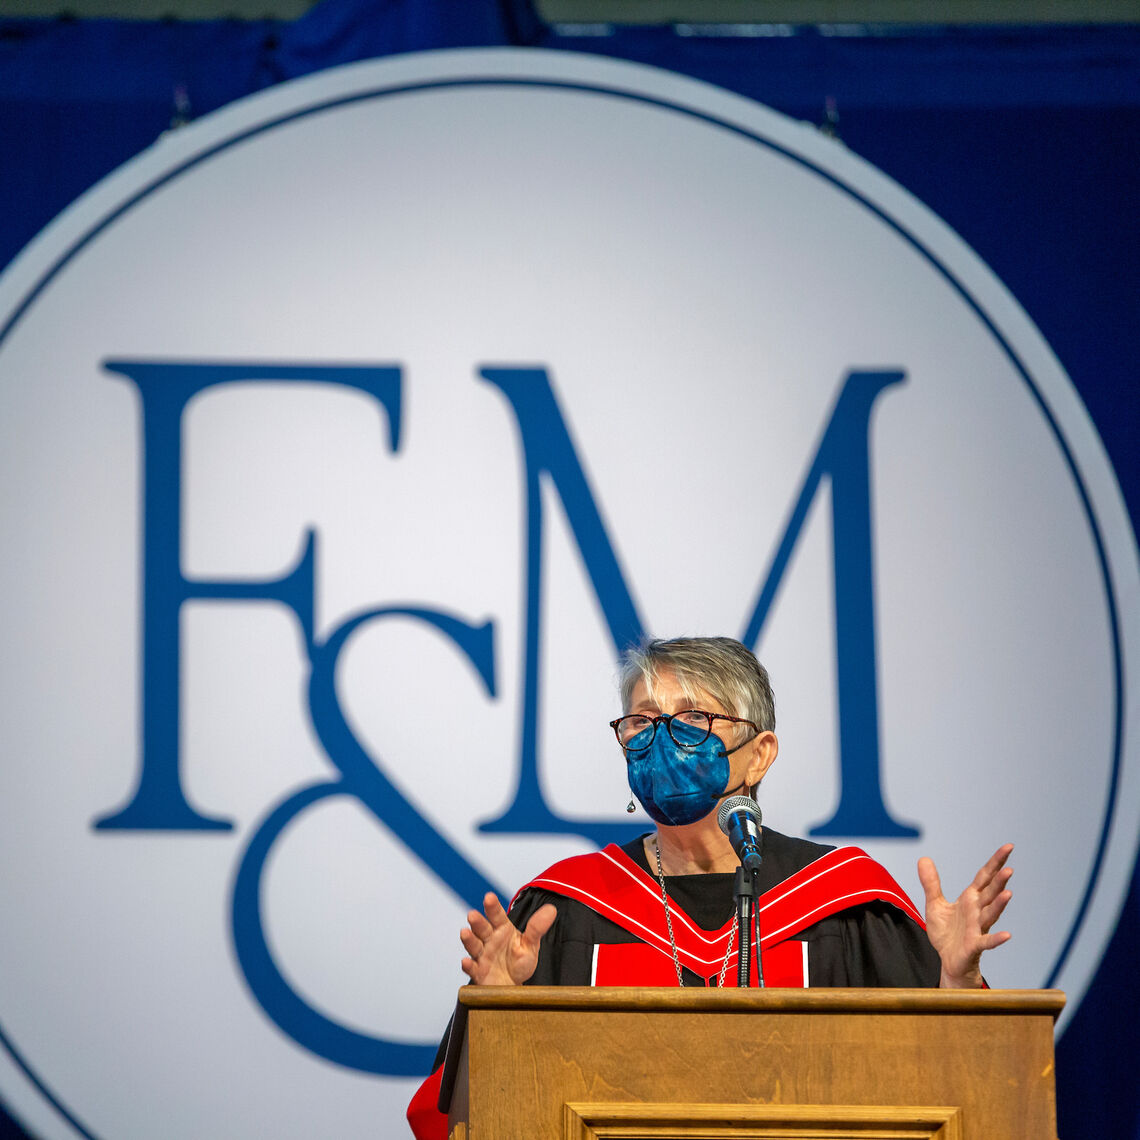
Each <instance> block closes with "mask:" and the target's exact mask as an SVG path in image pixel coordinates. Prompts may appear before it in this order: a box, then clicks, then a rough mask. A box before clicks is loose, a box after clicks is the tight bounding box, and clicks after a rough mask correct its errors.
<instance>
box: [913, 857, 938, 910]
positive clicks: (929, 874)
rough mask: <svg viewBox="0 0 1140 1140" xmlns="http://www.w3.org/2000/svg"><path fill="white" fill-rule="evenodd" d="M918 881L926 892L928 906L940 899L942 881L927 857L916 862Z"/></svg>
mask: <svg viewBox="0 0 1140 1140" xmlns="http://www.w3.org/2000/svg"><path fill="white" fill-rule="evenodd" d="M918 881H919V882H920V883H921V884H922V889H923V890H924V891H925V892H926V903H927V905H928V906H929V905H930V904H931V903H934V902H937V901H938V900H939V899H940V898H942V880H941V879H940V878H939V876H938V868H937V867H935V865H934V860H933V859H931V858H930V857H929V856H927V855H924V856H923V857H922V858H921V859H919V861H918Z"/></svg>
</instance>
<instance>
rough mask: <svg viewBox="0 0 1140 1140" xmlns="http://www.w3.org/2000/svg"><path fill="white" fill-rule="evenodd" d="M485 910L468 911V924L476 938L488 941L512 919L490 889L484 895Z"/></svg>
mask: <svg viewBox="0 0 1140 1140" xmlns="http://www.w3.org/2000/svg"><path fill="white" fill-rule="evenodd" d="M483 912H484V913H482V914H480V913H479V911H477V910H472V911H468V914H467V925H468V926H469V927H470V928H471V931H472V933H473V934H474V935H475V937H476V938H478V939H479V940H480V941H481V942H486V941H487V939H488V938H490V937H491V935H492V934H493V933H494V932H495V931H496V930H498V929H499V928H500V927H502V925H503V923H504V922H508V921H510V920H509V919H508V918H507V912H506V911H505V910H503V904H502V903H501V902H499V900H498V898H497V897H496V896H495V895H494V894H492V892H490V891H488V892H487V893H486V894H485V895H484V896H483ZM462 937H463V935H460V938H461V939H462ZM463 945H464V946H466V945H467V943H466V942H464V943H463Z"/></svg>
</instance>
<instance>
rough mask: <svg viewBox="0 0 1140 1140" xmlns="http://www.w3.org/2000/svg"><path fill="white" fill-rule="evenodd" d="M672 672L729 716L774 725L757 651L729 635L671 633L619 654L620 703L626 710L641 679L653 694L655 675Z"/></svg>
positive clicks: (688, 690) (767, 728)
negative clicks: (666, 637) (709, 697)
mask: <svg viewBox="0 0 1140 1140" xmlns="http://www.w3.org/2000/svg"><path fill="white" fill-rule="evenodd" d="M665 670H668V671H670V672H672V673H673V675H674V676H675V677H676V678H677V681H678V682H679V683H680V685H681V688H682V690H683V691H684V693H685V695H686V696H687V697H691V698H692V699H693V701H694V704H695V703H697V694H696V690H697V689H700V690H701V691H703V692H706V693H708V694H709V696H711V697H715V698H716V699H717V700H718V701H719V702H720V703H721V704H722V705H723V706H724V707H725V708H726V709H728V711H729V712H730V713H731V714H732V715H733V716H741V717H744V718H745V719H747V720H750V721H752V722H753V723H754V724H755V725H756V726H757V727H758V728H759V729H760V731H761V732H772V731H775V728H776V701H775V698H774V697H773V696H772V685H771V682H770V681H769V680H768V670H767V669H765V668H764V666H763V665H761V664H760V662H759V661H757V660H756V655H755V654H754V653H752V652H751V650H749V649H747V648H746V647H745V646H744V645H742V644H741V643H740V642H739V641H736V640H735V639H734V638H731V637H674V638H670V639H669V640H667V641H646V642H643V643H642V644H641V645H638V646H634V647H632V648H630V649H627V650H626V651H625V653H624V654H623V655H622V659H621V672H620V674H619V676H620V679H621V705H622V709H623V710H624V711H625V712H628V711H629V705H630V701H631V699H632V697H633V690H634V686H635V685H636V684H637V682H638V681H644V682H645V684H646V687H647V688H648V689H649V691H650V692H653V689H654V686H655V684H656V681H657V676H658V674H659V673H661V672H663V671H665Z"/></svg>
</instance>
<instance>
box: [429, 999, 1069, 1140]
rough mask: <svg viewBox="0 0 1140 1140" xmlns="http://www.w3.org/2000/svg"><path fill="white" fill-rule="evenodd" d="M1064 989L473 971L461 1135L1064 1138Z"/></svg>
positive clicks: (466, 1007)
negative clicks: (1059, 1122) (583, 980)
mask: <svg viewBox="0 0 1140 1140" xmlns="http://www.w3.org/2000/svg"><path fill="white" fill-rule="evenodd" d="M1063 1004H1064V997H1063V995H1061V994H1060V993H1058V992H1056V991H1037V990H1028V991H1020V990H998V991H950V990H946V991H944V990H823V989H820V990H735V989H727V990H715V989H714V990H695V989H694V990H681V989H658V988H653V989H619V988H605V989H602V988H598V989H591V988H587V989H577V988H572V987H558V988H549V989H547V988H540V987H518V988H515V987H475V986H469V987H464V989H463V990H461V991H460V1004H459V1010H458V1016H457V1018H456V1023H455V1024H456V1029H455V1030H454V1032H453V1045H454V1046H456V1048H455V1050H454V1052H453V1055H452V1057H451V1059H450V1061H449V1065H448V1067H449V1069H450V1070H451V1075H452V1076H454V1078H455V1085H454V1096H453V1097H452V1099H451V1120H452V1123H453V1124H455V1123H459V1122H463V1123H465V1124H466V1132H465V1135H466V1137H467V1140H513V1138H515V1137H519V1138H522V1137H526V1138H527V1140H562V1138H563V1137H566V1138H567V1140H592V1138H593V1137H598V1138H602V1137H606V1138H610V1137H613V1138H617V1137H629V1138H635V1137H636V1138H643V1140H648V1138H653V1140H657V1138H661V1140H665V1138H674V1137H676V1138H680V1137H685V1138H691V1140H698V1138H699V1140H711V1138H713V1137H726V1138H727V1137H733V1138H742V1137H754V1138H762V1137H763V1138H768V1137H772V1138H776V1137H787V1138H792V1137H796V1138H800V1140H824V1138H826V1140H831V1138H847V1137H860V1138H861V1140H878V1138H882V1140H886V1138H888V1137H891V1138H893V1137H906V1138H909V1140H918V1138H920V1137H937V1138H938V1140H1023V1138H1024V1140H1055V1137H1056V1112H1055V1102H1054V1091H1053V1090H1054V1080H1053V1022H1054V1019H1055V1017H1056V1015H1057V1013H1058V1012H1059V1011H1060V1009H1061V1007H1062V1006H1063ZM460 1043H461V1045H462V1051H461V1052H460V1050H459V1048H458V1046H459V1044H460ZM446 1080H447V1078H445V1082H446ZM924 1129H925V1130H924Z"/></svg>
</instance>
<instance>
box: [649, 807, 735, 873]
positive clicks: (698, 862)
mask: <svg viewBox="0 0 1140 1140" xmlns="http://www.w3.org/2000/svg"><path fill="white" fill-rule="evenodd" d="M710 824H711V826H710ZM655 844H656V845H658V846H659V849H660V851H661V869H662V871H663V872H664V873H665V874H666V875H707V874H711V873H714V872H724V871H735V870H736V868H737V867H739V866H740V860H739V859H738V858H737V857H736V852H735V851H733V849H732V844H731V843H729V841H728V837H727V836H726V835H725V834H724V832H723V831H721V829H720V828H719V827H717V824H716V816H714V815H709V816H706V817H705V818H704V819H702V820H698V821H697V822H696V823H690V824H687V825H686V826H684V827H659V828H658V829H657V832H656V835H648V836H646V838H645V857H646V858H647V859H648V860H649V866H650V867H654V868H655V867H656V866H657V855H656V853H655V852H654V845H655Z"/></svg>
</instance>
